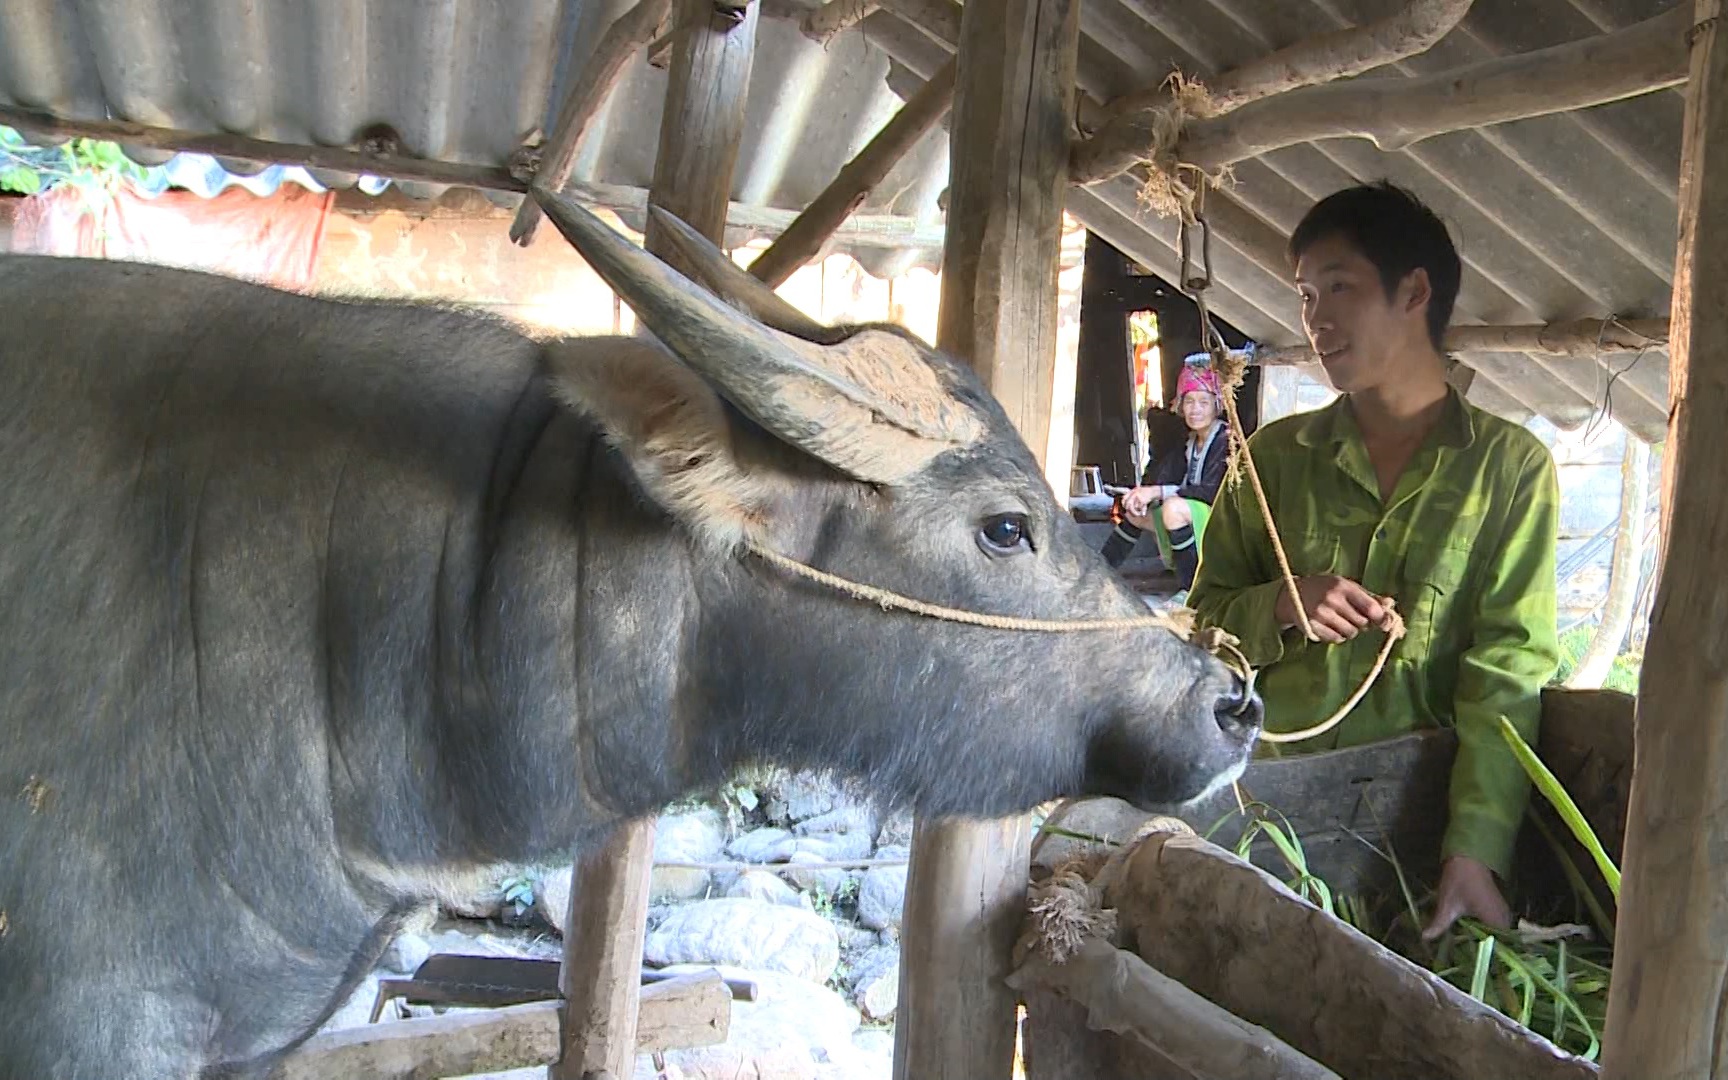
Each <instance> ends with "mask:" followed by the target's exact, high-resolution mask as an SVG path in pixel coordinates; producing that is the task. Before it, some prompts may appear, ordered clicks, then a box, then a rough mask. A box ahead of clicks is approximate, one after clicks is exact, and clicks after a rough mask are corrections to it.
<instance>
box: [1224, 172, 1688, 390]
mask: <svg viewBox="0 0 1728 1080" xmlns="http://www.w3.org/2000/svg"><path fill="white" fill-rule="evenodd" d="M1207 202H1208V206H1210V205H1211V199H1210V198H1208V200H1207ZM1445 342H1446V351H1447V352H1452V353H1482V352H1521V353H1530V354H1531V355H1533V356H1576V357H1590V358H1595V357H1596V356H1598V355H1601V356H1608V355H1611V354H1614V353H1628V352H1631V353H1635V352H1640V351H1642V350H1644V349H1665V348H1667V346H1668V320H1667V319H1624V320H1622V319H1613V320H1605V319H1575V320H1573V321H1571V322H1563V323H1547V324H1533V325H1528V326H1454V327H1452V328H1450V329H1449V330H1447V331H1446V339H1445ZM1253 362H1254V363H1256V364H1260V365H1264V366H1276V365H1286V364H1313V363H1318V362H1319V361H1318V358H1317V357H1315V355H1314V353H1313V350H1311V349H1309V347H1308V346H1307V345H1279V346H1274V347H1272V348H1265V349H1259V350H1257V351H1256V352H1255V353H1254V361H1253Z"/></svg>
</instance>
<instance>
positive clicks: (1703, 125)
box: [1602, 0, 1728, 1080]
mask: <svg viewBox="0 0 1728 1080" xmlns="http://www.w3.org/2000/svg"><path fill="white" fill-rule="evenodd" d="M1721 15H1722V2H1721V0H1698V3H1697V6H1696V12H1695V19H1694V28H1693V30H1692V57H1691V74H1690V82H1689V85H1688V88H1687V97H1686V124H1685V139H1684V143H1683V148H1682V151H1681V156H1680V200H1679V201H1680V243H1679V251H1678V254H1677V257H1676V259H1675V264H1674V302H1673V311H1672V321H1671V329H1672V338H1671V340H1670V341H1669V365H1668V370H1669V385H1670V388H1671V389H1670V390H1669V395H1670V399H1671V401H1672V405H1671V407H1670V414H1669V421H1668V442H1667V453H1666V460H1665V461H1664V463H1663V465H1664V468H1663V489H1664V496H1665V497H1664V499H1663V544H1662V571H1661V580H1660V584H1659V586H1658V588H1657V593H1656V606H1655V610H1654V613H1653V617H1652V620H1651V626H1650V641H1649V645H1648V649H1647V651H1646V653H1645V658H1644V671H1643V676H1642V678H1641V679H1640V682H1639V692H1638V708H1637V736H1636V738H1637V743H1636V746H1637V751H1636V758H1635V762H1636V764H1635V766H1634V768H1633V773H1632V793H1631V803H1630V810H1629V813H1628V820H1627V825H1626V858H1625V866H1624V871H1625V876H1624V877H1623V878H1622V880H1621V891H1620V914H1619V920H1618V922H1617V925H1616V928H1615V956H1614V978H1613V981H1612V985H1611V987H1610V990H1609V997H1608V1020H1607V1025H1606V1029H1605V1034H1604V1045H1603V1058H1602V1063H1603V1072H1602V1075H1603V1076H1604V1077H1605V1078H1606V1080H1633V1078H1637V1080H1669V1078H1673V1080H1679V1078H1681V1077H1685V1078H1686V1080H1720V1078H1723V1077H1728V1012H1725V1009H1728V1005H1725V1002H1724V990H1723V987H1724V981H1725V979H1728V800H1725V798H1724V791H1725V790H1728V663H1725V661H1724V651H1725V649H1728V621H1725V620H1724V614H1723V613H1724V612H1725V611H1728V575H1724V574H1723V573H1722V566H1721V552H1722V550H1723V548H1724V547H1725V546H1728V498H1724V497H1723V492H1722V486H1723V474H1724V471H1725V469H1728V464H1725V463H1728V424H1724V423H1723V421H1722V418H1723V417H1724V416H1728V191H1725V189H1724V185H1725V184H1728V39H1725V38H1724V37H1723V33H1722V25H1721V21H1720V17H1721ZM1712 183H1714V184H1715V185H1716V188H1715V191H1716V194H1715V196H1714V197H1711V195H1710V190H1711V189H1710V185H1711V184H1712Z"/></svg>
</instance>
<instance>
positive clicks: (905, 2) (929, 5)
mask: <svg viewBox="0 0 1728 1080" xmlns="http://www.w3.org/2000/svg"><path fill="white" fill-rule="evenodd" d="M882 7H883V8H884V9H886V10H888V11H891V12H893V13H894V14H896V15H898V16H900V17H901V18H902V19H905V20H906V21H907V22H909V23H911V24H912V25H913V26H916V27H917V28H918V29H920V30H922V31H923V32H924V33H925V34H927V35H929V36H930V37H932V38H934V39H935V40H937V41H939V42H941V43H942V44H943V45H946V46H947V47H948V48H950V49H956V48H959V46H960V8H961V5H959V4H957V3H955V2H954V0H882Z"/></svg>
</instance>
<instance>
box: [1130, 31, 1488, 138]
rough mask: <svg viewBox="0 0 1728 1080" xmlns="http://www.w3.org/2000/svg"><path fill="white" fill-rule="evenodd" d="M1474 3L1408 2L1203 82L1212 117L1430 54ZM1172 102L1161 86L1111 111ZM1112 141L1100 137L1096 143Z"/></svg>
mask: <svg viewBox="0 0 1728 1080" xmlns="http://www.w3.org/2000/svg"><path fill="white" fill-rule="evenodd" d="M1473 2H1474V0H1409V2H1408V3H1407V4H1405V6H1404V7H1403V8H1400V9H1399V10H1397V11H1394V12H1393V13H1392V14H1390V15H1387V16H1385V17H1384V18H1381V19H1376V20H1375V21H1373V22H1371V23H1367V24H1364V25H1362V26H1352V27H1348V28H1346V29H1343V30H1332V31H1329V32H1327V33H1323V34H1316V35H1314V36H1313V37H1310V38H1303V39H1302V40H1301V41H1298V42H1295V43H1294V44H1291V45H1286V46H1285V47H1284V48H1282V49H1279V50H1277V51H1276V52H1273V53H1270V54H1268V55H1266V56H1263V57H1261V58H1260V59H1258V60H1250V61H1249V62H1248V63H1246V64H1243V65H1242V66H1241V67H1238V68H1232V69H1231V70H1229V71H1226V72H1225V73H1224V74H1222V75H1220V76H1218V77H1217V78H1216V79H1201V80H1199V81H1200V83H1201V84H1202V85H1203V86H1204V87H1205V88H1206V97H1207V99H1208V104H1209V106H1210V112H1211V114H1212V115H1220V114H1223V113H1227V112H1229V111H1230V110H1231V109H1235V108H1240V107H1241V106H1243V105H1246V104H1248V103H1249V102H1250V101H1258V100H1259V99H1261V98H1263V97H1271V96H1272V95H1273V94H1281V93H1283V92H1284V91H1286V90H1296V89H1299V88H1301V87H1304V86H1313V85H1316V84H1318V83H1324V82H1331V81H1332V80H1333V79H1344V78H1349V77H1350V76H1352V75H1360V74H1362V73H1363V72H1365V71H1372V70H1373V69H1375V68H1378V67H1384V66H1386V65H1387V64H1396V63H1397V62H1398V61H1400V60H1408V59H1409V58H1410V57H1412V56H1419V55H1421V54H1422V53H1425V52H1427V51H1428V50H1429V49H1431V48H1433V47H1434V46H1435V45H1436V44H1437V43H1438V42H1439V41H1440V39H1441V38H1443V37H1445V36H1446V35H1447V34H1448V33H1450V32H1451V31H1452V28H1453V27H1454V26H1457V25H1458V23H1459V22H1461V21H1462V20H1463V18H1464V16H1465V15H1466V14H1468V13H1469V11H1470V5H1471V4H1472V3H1473ZM1169 103H1170V91H1169V90H1168V89H1166V87H1165V86H1164V84H1163V83H1160V84H1159V85H1157V86H1152V87H1148V88H1146V89H1145V90H1141V91H1139V92H1138V93H1133V94H1126V95H1124V96H1123V97H1121V98H1119V99H1117V100H1115V101H1112V102H1111V103H1110V111H1111V112H1112V113H1116V114H1118V115H1126V114H1128V113H1132V112H1139V111H1141V110H1144V109H1157V108H1162V107H1166V106H1168V105H1169ZM1109 141H1110V139H1109V137H1107V136H1104V135H1102V133H1100V135H1099V138H1098V142H1097V144H1096V145H1099V146H1102V145H1103V144H1105V143H1108V142H1109ZM1142 145H1143V144H1142Z"/></svg>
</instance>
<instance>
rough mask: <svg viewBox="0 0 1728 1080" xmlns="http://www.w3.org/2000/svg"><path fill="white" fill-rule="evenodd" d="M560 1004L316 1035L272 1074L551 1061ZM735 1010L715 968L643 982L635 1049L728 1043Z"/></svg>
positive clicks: (395, 1074)
mask: <svg viewBox="0 0 1728 1080" xmlns="http://www.w3.org/2000/svg"><path fill="white" fill-rule="evenodd" d="M561 1007H562V1003H561V1002H557V1001H536V1002H532V1003H530V1004H527V1005H511V1006H507V1007H505V1008H501V1009H489V1010H485V1011H471V1012H470V1011H465V1012H457V1013H449V1014H446V1015H444V1016H434V1017H427V1018H422V1019H416V1020H400V1021H396V1022H394V1023H388V1024H375V1025H367V1026H365V1027H354V1028H344V1029H343V1030H341V1031H332V1032H327V1033H325V1034H322V1035H314V1036H313V1037H312V1038H311V1039H308V1040H307V1041H306V1042H305V1043H303V1044H301V1045H300V1046H299V1047H298V1048H297V1049H295V1050H294V1052H293V1053H292V1054H290V1055H289V1056H288V1057H287V1058H285V1059H283V1061H282V1063H281V1064H280V1065H278V1066H277V1067H276V1069H275V1071H274V1072H272V1073H271V1080H324V1078H326V1077H331V1076H365V1077H371V1078H376V1080H419V1078H421V1077H431V1076H469V1075H473V1074H475V1073H489V1072H503V1071H507V1070H511V1069H528V1068H536V1067H538V1066H541V1065H553V1064H554V1063H556V1062H557V1061H558V1057H559V1054H560V1053H561V1047H562V1045H563V1042H562V1039H561V1035H560V1020H559V1010H560V1008H561ZM731 1014H732V1001H731V993H730V991H728V990H727V989H726V983H725V980H723V979H722V978H721V977H720V975H719V973H718V972H713V971H708V972H702V973H699V974H692V975H687V976H681V977H680V978H677V979H669V980H667V981H665V982H661V983H656V984H654V985H653V986H649V987H645V988H644V989H643V990H642V1010H641V1015H640V1019H639V1020H638V1022H637V1024H636V1045H635V1052H636V1053H639V1054H649V1053H658V1052H661V1051H665V1050H684V1049H691V1048H694V1047H698V1046H714V1045H717V1044H719V1043H723V1042H725V1041H726V1034H727V1032H728V1030H729V1029H730V1023H731ZM621 1075H624V1076H628V1075H630V1074H629V1073H624V1074H621Z"/></svg>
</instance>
